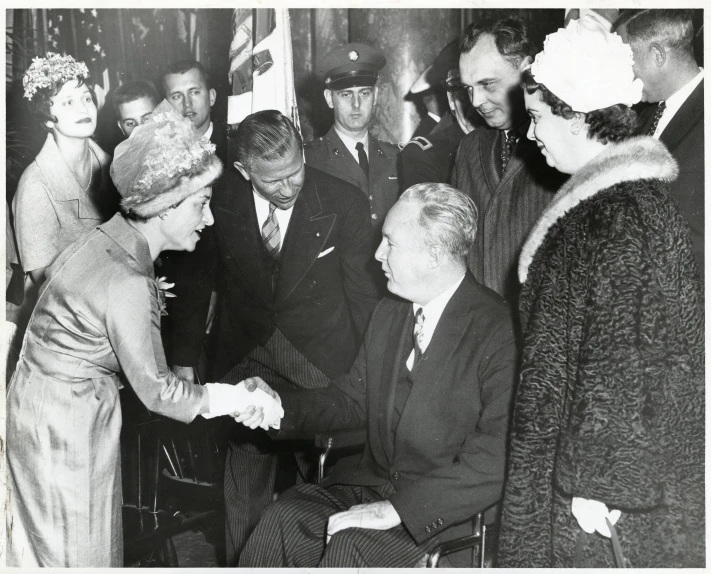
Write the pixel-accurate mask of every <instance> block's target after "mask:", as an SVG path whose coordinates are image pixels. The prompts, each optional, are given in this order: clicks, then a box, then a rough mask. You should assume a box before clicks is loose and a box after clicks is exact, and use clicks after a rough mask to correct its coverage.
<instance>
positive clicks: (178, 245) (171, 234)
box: [160, 187, 214, 251]
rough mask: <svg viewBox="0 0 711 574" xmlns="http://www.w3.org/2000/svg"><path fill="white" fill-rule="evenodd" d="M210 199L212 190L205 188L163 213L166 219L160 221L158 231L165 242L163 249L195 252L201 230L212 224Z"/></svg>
mask: <svg viewBox="0 0 711 574" xmlns="http://www.w3.org/2000/svg"><path fill="white" fill-rule="evenodd" d="M211 197H212V188H209V187H206V188H204V189H201V190H200V191H198V192H196V193H193V194H192V195H191V196H190V197H188V198H187V199H186V200H185V201H183V203H181V204H180V205H178V207H175V208H173V209H169V210H168V211H166V212H165V215H166V217H165V218H164V219H161V220H160V230H161V232H162V233H163V235H164V236H165V238H166V240H167V241H166V246H165V247H164V249H166V250H167V249H170V250H174V251H194V250H195V246H196V245H197V242H198V241H200V233H201V232H202V230H203V229H205V227H209V226H210V225H212V224H213V222H214V219H213V218H212V211H210V198H211Z"/></svg>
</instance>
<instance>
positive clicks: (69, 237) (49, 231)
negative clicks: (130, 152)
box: [13, 52, 117, 284]
mask: <svg viewBox="0 0 711 574" xmlns="http://www.w3.org/2000/svg"><path fill="white" fill-rule="evenodd" d="M88 76H89V70H88V69H87V67H86V65H85V64H84V63H83V62H77V61H76V60H75V59H74V58H72V57H71V56H61V55H59V54H54V53H52V52H49V53H48V54H47V57H46V58H35V59H34V61H33V62H32V65H31V66H30V67H29V69H28V70H27V72H25V75H24V77H23V79H22V83H23V85H24V88H25V98H27V99H28V100H29V106H30V109H31V111H32V113H33V114H34V115H35V117H36V119H37V120H38V123H39V125H40V126H41V127H42V129H44V130H46V131H47V132H49V133H48V134H47V139H46V141H45V143H44V146H43V147H42V150H41V151H40V153H39V154H38V155H37V157H36V158H35V159H34V161H33V162H32V163H31V164H30V165H29V167H28V168H27V169H26V170H25V172H24V173H23V174H22V178H21V179H20V183H19V185H18V187H17V192H16V194H15V197H14V200H13V213H14V216H15V233H16V235H17V247H18V250H19V253H20V262H21V263H22V268H23V270H24V271H25V273H29V274H30V275H31V276H32V279H33V280H34V281H35V283H37V284H39V283H41V282H42V281H43V279H44V269H45V268H46V267H47V266H49V265H50V264H51V263H52V262H53V261H54V260H55V259H56V257H57V255H59V254H60V253H61V252H62V251H63V250H64V249H65V248H66V247H67V246H68V245H69V244H70V243H72V242H73V241H74V240H75V239H76V238H77V237H79V236H80V235H81V234H82V233H84V232H85V231H88V230H90V229H92V228H93V227H96V226H97V225H98V224H99V223H102V222H104V221H106V220H108V219H109V218H110V217H111V216H112V215H113V214H114V213H115V212H116V207H117V206H116V200H117V198H116V197H115V193H113V194H112V191H110V181H109V163H110V157H109V156H108V155H107V154H106V153H104V151H103V150H102V149H101V148H100V147H99V146H98V145H97V144H96V143H95V142H94V141H93V140H92V139H91V137H92V136H93V135H94V131H95V130H96V115H97V109H96V101H95V95H94V93H93V92H92V91H91V89H90V88H89V86H88V85H87V84H86V79H87V77H88Z"/></svg>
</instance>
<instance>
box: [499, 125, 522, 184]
mask: <svg viewBox="0 0 711 574" xmlns="http://www.w3.org/2000/svg"><path fill="white" fill-rule="evenodd" d="M517 141H518V136H517V135H516V133H514V131H513V130H511V131H509V132H508V133H507V134H506V142H505V143H504V147H503V148H501V174H502V175H503V173H504V172H505V171H506V166H507V165H508V164H509V159H511V153H512V152H513V148H514V146H515V145H516V142H517Z"/></svg>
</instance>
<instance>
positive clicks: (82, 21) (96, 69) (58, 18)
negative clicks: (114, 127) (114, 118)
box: [45, 8, 111, 109]
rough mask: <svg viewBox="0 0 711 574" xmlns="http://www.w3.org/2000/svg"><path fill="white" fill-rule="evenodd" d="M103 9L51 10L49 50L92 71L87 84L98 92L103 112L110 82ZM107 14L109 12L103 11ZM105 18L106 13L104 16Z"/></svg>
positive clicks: (48, 17)
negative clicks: (103, 28) (101, 20)
mask: <svg viewBox="0 0 711 574" xmlns="http://www.w3.org/2000/svg"><path fill="white" fill-rule="evenodd" d="M99 12H100V11H99V10H97V9H96V8H93V9H84V8H82V9H79V10H47V11H46V22H47V28H46V30H47V34H46V44H45V45H46V47H47V51H48V52H58V53H60V54H70V55H71V56H73V57H74V58H75V59H76V60H78V61H80V62H84V63H85V64H86V66H87V68H89V80H88V81H87V83H88V84H89V85H90V86H91V87H92V88H93V89H94V92H95V93H96V98H97V102H98V108H99V109H101V108H102V107H103V105H104V103H105V102H106V94H107V93H108V91H109V90H110V89H111V87H110V85H109V83H110V81H109V69H108V64H107V62H108V60H107V57H106V51H107V47H106V46H105V45H104V43H103V42H102V34H103V31H102V27H101V23H100V21H99V18H100V14H99ZM101 12H105V10H101ZM102 15H103V14H102Z"/></svg>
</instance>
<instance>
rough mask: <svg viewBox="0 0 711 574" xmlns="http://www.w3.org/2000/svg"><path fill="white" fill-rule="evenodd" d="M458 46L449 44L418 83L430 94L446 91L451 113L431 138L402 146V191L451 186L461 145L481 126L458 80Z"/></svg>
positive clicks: (456, 42)
mask: <svg viewBox="0 0 711 574" xmlns="http://www.w3.org/2000/svg"><path fill="white" fill-rule="evenodd" d="M458 44H459V40H454V41H453V42H450V43H449V44H447V45H446V46H445V47H444V49H443V50H442V51H441V52H440V53H439V55H438V56H437V58H435V61H434V62H433V63H432V65H431V66H429V67H428V68H427V69H426V70H425V71H424V72H423V73H422V75H421V76H420V78H418V80H417V82H415V85H419V86H421V87H424V88H425V89H430V90H434V89H439V88H440V87H444V89H445V90H446V92H447V100H448V103H449V109H450V112H451V113H448V114H445V115H444V117H443V118H442V120H441V121H440V122H439V123H438V124H437V126H436V127H435V128H434V129H433V130H432V131H431V132H430V133H429V134H427V135H426V136H415V137H413V138H412V139H411V140H410V141H409V142H407V143H406V144H404V145H403V146H402V151H401V152H400V162H401V166H402V167H401V174H402V178H401V184H402V191H405V190H406V189H407V188H408V187H411V186H413V185H415V184H416V183H449V181H450V179H451V177H452V170H453V169H454V158H455V156H456V154H457V147H458V146H459V142H460V141H461V140H462V138H463V137H464V136H465V135H466V134H468V133H469V132H471V131H472V130H473V129H474V127H475V125H476V124H477V123H481V122H480V121H479V120H478V119H477V114H476V112H475V111H474V108H473V107H472V105H471V102H470V101H469V96H468V95H467V92H466V90H465V89H464V87H463V86H462V84H461V82H460V80H459V45H458ZM413 89H415V88H414V87H413Z"/></svg>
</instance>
